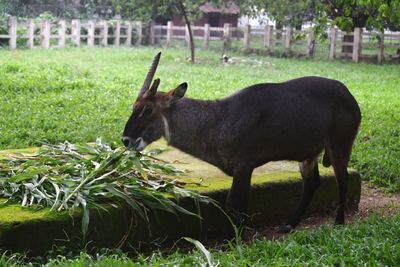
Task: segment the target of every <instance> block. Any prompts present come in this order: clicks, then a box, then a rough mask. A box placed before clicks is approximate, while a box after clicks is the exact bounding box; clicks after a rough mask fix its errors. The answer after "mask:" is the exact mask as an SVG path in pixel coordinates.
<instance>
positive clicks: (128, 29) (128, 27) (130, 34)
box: [125, 21, 132, 46]
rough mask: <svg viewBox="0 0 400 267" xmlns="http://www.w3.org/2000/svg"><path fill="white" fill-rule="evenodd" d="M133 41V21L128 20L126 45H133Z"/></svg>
mask: <svg viewBox="0 0 400 267" xmlns="http://www.w3.org/2000/svg"><path fill="white" fill-rule="evenodd" d="M131 43H132V22H131V21H127V22H126V40H125V46H131Z"/></svg>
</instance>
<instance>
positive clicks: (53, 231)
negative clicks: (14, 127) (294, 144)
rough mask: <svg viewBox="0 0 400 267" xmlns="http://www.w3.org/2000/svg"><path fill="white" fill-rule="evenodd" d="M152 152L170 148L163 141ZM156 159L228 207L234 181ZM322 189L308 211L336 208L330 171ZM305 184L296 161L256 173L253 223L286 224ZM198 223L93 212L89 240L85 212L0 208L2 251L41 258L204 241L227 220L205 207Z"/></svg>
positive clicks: (192, 162) (352, 199) (203, 166)
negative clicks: (75, 250) (61, 250)
mask: <svg viewBox="0 0 400 267" xmlns="http://www.w3.org/2000/svg"><path fill="white" fill-rule="evenodd" d="M152 146H153V147H157V148H160V147H161V148H167V146H166V144H165V142H162V141H161V142H158V143H156V144H154V145H152ZM167 149H168V150H167V151H166V152H164V153H162V154H161V155H159V156H158V157H159V158H161V159H164V160H167V161H170V162H173V164H174V165H175V166H176V167H177V168H180V169H186V170H188V171H189V174H188V175H186V176H182V177H179V178H178V179H180V180H182V181H183V182H185V183H187V187H188V188H190V189H194V190H197V191H199V192H201V193H203V194H207V195H209V196H211V197H212V198H214V199H216V200H218V201H219V202H220V203H221V206H223V205H224V201H225V197H226V194H227V192H228V190H229V187H230V185H231V182H232V179H231V177H228V176H226V175H224V174H223V173H222V172H221V171H220V170H218V169H217V168H215V167H213V166H211V165H209V164H207V163H205V162H202V161H200V160H198V159H195V158H193V157H191V156H189V155H187V154H185V153H182V152H180V151H177V150H175V149H172V148H170V147H168V148H167ZM35 151H36V149H35V148H32V149H25V150H23V151H21V150H8V151H1V152H0V157H2V155H3V156H4V155H6V154H10V153H11V154H13V153H18V152H22V153H32V152H35ZM320 174H321V187H320V188H319V189H318V191H317V193H316V195H315V197H314V199H313V201H312V203H311V205H310V207H309V209H308V212H316V211H325V210H327V209H331V208H332V207H334V206H335V205H336V203H337V195H338V194H337V189H336V181H335V179H334V176H333V172H332V170H331V169H330V168H323V167H322V166H320ZM360 190H361V185H360V176H359V175H358V173H356V172H355V171H352V170H351V171H350V175H349V190H348V191H349V192H348V206H352V207H357V205H358V202H359V199H360ZM301 191H302V181H301V178H300V173H299V171H298V166H297V163H295V162H286V161H283V162H272V163H268V164H266V165H264V166H262V167H260V168H257V169H256V170H255V171H254V174H253V178H252V192H251V199H250V203H249V213H250V214H251V215H252V218H253V220H254V221H258V222H259V221H264V222H266V223H282V222H284V221H285V220H286V219H287V218H288V216H289V215H290V213H291V212H292V211H293V210H294V209H295V208H296V206H297V203H298V202H299V199H300V197H301ZM180 204H182V205H184V206H185V207H186V208H188V209H191V210H193V211H195V210H196V205H195V204H194V203H193V202H192V201H191V200H188V199H183V200H180ZM201 212H202V217H203V219H204V220H202V221H199V220H198V219H196V218H193V217H189V216H180V217H179V218H178V217H176V216H175V215H172V214H167V213H160V214H158V216H157V217H158V218H157V217H155V216H152V215H150V220H151V225H147V224H146V223H145V222H143V221H141V220H139V219H136V218H135V217H134V216H132V214H131V213H130V211H129V209H128V208H126V207H119V208H111V207H107V212H104V211H101V212H97V211H93V212H92V214H91V221H90V231H89V234H88V236H87V237H86V239H85V240H83V239H82V235H81V233H80V219H81V212H79V211H78V212H75V213H74V214H72V215H71V214H68V213H66V212H64V213H56V212H52V211H50V210H49V209H43V210H38V211H35V210H32V209H27V208H22V207H20V206H19V205H16V204H12V205H6V206H0V247H1V248H3V249H8V250H12V251H30V252H31V254H32V255H38V254H41V253H43V252H44V251H46V250H49V249H51V248H52V246H53V245H59V246H60V245H62V246H72V247H76V246H82V247H83V246H85V245H87V244H86V242H88V241H90V246H97V247H110V248H112V247H116V246H118V245H119V244H120V243H121V242H122V241H125V242H124V244H125V246H127V247H129V245H133V246H137V245H138V244H141V243H142V242H152V241H154V240H156V242H160V240H165V239H176V238H179V237H181V236H192V237H196V238H204V237H205V235H207V233H210V232H214V233H218V232H219V231H220V229H221V227H222V226H223V225H225V223H226V218H224V216H223V215H222V213H221V212H220V211H219V210H218V209H217V208H215V207H211V206H201Z"/></svg>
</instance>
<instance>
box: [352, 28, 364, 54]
mask: <svg viewBox="0 0 400 267" xmlns="http://www.w3.org/2000/svg"><path fill="white" fill-rule="evenodd" d="M361 38H362V36H361V28H354V32H353V56H352V60H353V61H354V62H358V61H359V60H360V54H361Z"/></svg>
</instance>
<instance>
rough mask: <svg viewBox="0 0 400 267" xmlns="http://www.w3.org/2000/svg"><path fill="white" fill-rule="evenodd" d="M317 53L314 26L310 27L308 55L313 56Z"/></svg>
mask: <svg viewBox="0 0 400 267" xmlns="http://www.w3.org/2000/svg"><path fill="white" fill-rule="evenodd" d="M314 54H315V36H314V28H310V32H309V33H308V36H307V55H308V56H309V57H313V56H314Z"/></svg>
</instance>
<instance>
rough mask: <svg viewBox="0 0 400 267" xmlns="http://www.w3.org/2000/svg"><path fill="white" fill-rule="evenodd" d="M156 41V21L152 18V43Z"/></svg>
mask: <svg viewBox="0 0 400 267" xmlns="http://www.w3.org/2000/svg"><path fill="white" fill-rule="evenodd" d="M155 43H156V29H155V23H154V21H153V20H152V21H151V22H150V45H154V44H155Z"/></svg>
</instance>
